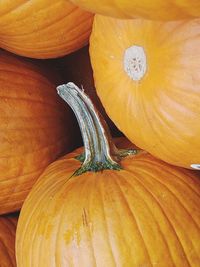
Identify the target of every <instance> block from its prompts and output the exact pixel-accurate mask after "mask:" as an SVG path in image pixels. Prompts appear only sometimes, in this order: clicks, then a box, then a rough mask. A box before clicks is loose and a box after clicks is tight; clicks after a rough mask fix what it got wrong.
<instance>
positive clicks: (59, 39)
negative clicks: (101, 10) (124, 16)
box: [0, 0, 93, 58]
mask: <svg viewBox="0 0 200 267" xmlns="http://www.w3.org/2000/svg"><path fill="white" fill-rule="evenodd" d="M92 21H93V15H92V14H90V13H88V12H86V11H84V10H81V9H80V8H78V7H77V6H75V5H73V4H72V3H70V2H69V1H66V0H58V1H49V0H39V1H38V0H33V1H25V0H15V1H7V0H3V1H1V3H0V47H1V48H4V49H6V50H9V51H11V52H13V53H15V54H18V55H22V56H26V57H32V58H56V57H60V56H63V55H66V54H69V53H71V52H73V51H75V50H77V49H79V48H81V47H83V46H84V45H86V44H87V43H88V38H89V35H90V32H91V26H92Z"/></svg>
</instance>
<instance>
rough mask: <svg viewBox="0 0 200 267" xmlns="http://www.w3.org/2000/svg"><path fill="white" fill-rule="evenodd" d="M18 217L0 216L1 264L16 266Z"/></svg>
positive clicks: (6, 266)
mask: <svg viewBox="0 0 200 267" xmlns="http://www.w3.org/2000/svg"><path fill="white" fill-rule="evenodd" d="M16 226H17V217H14V216H11V215H9V216H0V266H2V267H16V259H15V233H16Z"/></svg>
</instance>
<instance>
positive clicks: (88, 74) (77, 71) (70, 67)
mask: <svg viewBox="0 0 200 267" xmlns="http://www.w3.org/2000/svg"><path fill="white" fill-rule="evenodd" d="M59 67H60V73H62V74H63V81H65V82H66V81H67V82H70V81H73V82H74V83H75V84H77V85H78V86H79V87H82V88H83V89H84V91H85V92H86V94H87V95H89V97H90V98H91V99H92V101H93V102H94V104H95V106H96V107H97V108H98V110H99V111H100V112H101V114H102V115H103V117H104V119H105V120H106V122H107V123H108V126H109V129H110V131H111V134H112V135H113V136H120V135H122V133H121V132H119V130H118V129H117V128H116V126H115V125H114V123H113V122H112V121H111V120H110V118H109V117H108V116H107V114H106V112H105V110H104V108H103V106H102V104H101V102H100V100H99V98H98V96H97V93H96V90H95V86H94V79H93V72H92V66H91V63H90V57H89V47H88V46H85V47H83V48H81V49H79V50H78V51H76V52H74V53H71V54H70V55H67V56H65V57H63V58H60V59H59Z"/></svg>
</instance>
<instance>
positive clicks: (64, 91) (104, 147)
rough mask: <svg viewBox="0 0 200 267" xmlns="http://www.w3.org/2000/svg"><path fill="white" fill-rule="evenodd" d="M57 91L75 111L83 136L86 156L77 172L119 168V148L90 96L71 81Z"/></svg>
mask: <svg viewBox="0 0 200 267" xmlns="http://www.w3.org/2000/svg"><path fill="white" fill-rule="evenodd" d="M57 91H58V94H59V95H60V96H61V98H63V99H64V100H65V101H66V102H67V103H68V104H69V106H70V107H71V108H72V110H73V111H74V113H75V115H76V118H77V120H78V123H79V126H80V129H81V134H82V137H83V142H84V148H85V155H84V156H85V157H84V162H83V165H82V167H81V168H80V170H78V171H77V172H76V174H77V175H78V174H81V173H83V172H85V171H99V170H103V169H117V170H119V169H120V165H119V163H118V161H119V157H118V155H119V153H118V150H117V148H116V147H115V145H114V144H113V142H112V139H111V137H110V134H109V131H108V128H107V125H106V123H105V121H104V120H103V118H102V117H101V116H100V114H98V111H97V110H96V109H95V107H94V105H93V104H92V102H91V100H90V99H89V97H88V96H87V95H86V94H85V93H84V91H83V90H81V89H80V88H78V87H77V86H76V85H75V84H74V83H71V82H70V83H67V84H63V85H60V86H58V87H57Z"/></svg>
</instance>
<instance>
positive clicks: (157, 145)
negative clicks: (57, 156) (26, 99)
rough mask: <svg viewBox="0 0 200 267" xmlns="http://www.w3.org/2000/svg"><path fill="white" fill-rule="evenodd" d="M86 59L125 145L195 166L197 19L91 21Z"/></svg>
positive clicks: (199, 96) (199, 99)
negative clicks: (125, 141) (89, 58)
mask: <svg viewBox="0 0 200 267" xmlns="http://www.w3.org/2000/svg"><path fill="white" fill-rule="evenodd" d="M116 29H117V31H116ZM131 49H133V50H134V51H133V50H132V51H131V53H132V54H131V57H130V58H129V60H130V61H129V63H130V65H126V64H127V62H126V60H127V58H128V57H129V56H130V50H131ZM138 51H139V52H138ZM134 53H135V54H134ZM137 53H138V54H139V55H138V54H137ZM136 54H137V55H136ZM90 56H91V63H92V67H93V72H94V80H95V86H96V89H97V94H98V96H99V98H100V100H101V102H102V104H103V106H104V108H105V110H106V112H107V114H108V116H109V117H110V118H111V119H112V120H113V122H114V123H115V124H116V126H117V127H118V128H119V129H120V130H121V131H122V132H123V133H124V134H125V136H126V137H128V139H130V140H131V142H133V143H135V144H136V145H137V146H139V147H141V148H142V149H144V150H146V151H148V152H150V153H151V154H153V155H154V156H156V157H158V158H160V159H162V160H164V161H166V162H168V163H171V164H174V165H177V166H182V167H185V168H190V166H191V164H200V153H199V151H200V138H199V136H200V123H199V121H200V75H199V68H200V20H199V19H197V20H190V21H179V22H155V21H154V22H153V21H147V20H140V19H135V20H119V19H113V18H108V17H104V16H100V15H96V16H95V21H94V26H93V31H92V35H91V39H90ZM134 57H135V58H134ZM145 57H146V58H145ZM145 59H146V65H145ZM134 60H136V64H135V65H134ZM140 60H141V62H142V63H141V64H143V65H142V66H141V65H140V62H139V61H140ZM131 64H132V65H131ZM127 66H128V67H127ZM145 66H146V69H145V68H144V67H145ZM140 67H141V69H140ZM134 68H135V69H134ZM132 74H134V75H135V76H134V75H133V76H131V75H132ZM113 102H114V104H113ZM119 110H120V112H119Z"/></svg>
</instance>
